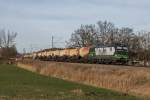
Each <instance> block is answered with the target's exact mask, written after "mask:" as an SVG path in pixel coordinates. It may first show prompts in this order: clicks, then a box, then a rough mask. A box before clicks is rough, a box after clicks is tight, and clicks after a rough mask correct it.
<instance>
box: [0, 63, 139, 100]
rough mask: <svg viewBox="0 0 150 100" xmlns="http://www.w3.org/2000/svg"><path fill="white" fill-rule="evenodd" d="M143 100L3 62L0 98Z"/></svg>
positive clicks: (0, 67)
mask: <svg viewBox="0 0 150 100" xmlns="http://www.w3.org/2000/svg"><path fill="white" fill-rule="evenodd" d="M9 99H11V100H141V99H140V98H137V97H135V96H130V95H128V94H124V93H119V92H113V91H111V90H106V89H100V88H95V87H91V86H86V85H81V84H77V83H73V82H69V81H64V80H61V79H57V78H52V77H47V76H42V75H38V74H36V73H33V72H29V71H26V70H23V69H20V68H18V67H16V66H14V65H0V100H9Z"/></svg>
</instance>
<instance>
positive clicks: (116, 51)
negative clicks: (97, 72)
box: [88, 46, 129, 63]
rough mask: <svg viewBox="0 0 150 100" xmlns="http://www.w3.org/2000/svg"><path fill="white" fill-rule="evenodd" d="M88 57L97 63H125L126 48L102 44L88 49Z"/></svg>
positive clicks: (126, 58)
mask: <svg viewBox="0 0 150 100" xmlns="http://www.w3.org/2000/svg"><path fill="white" fill-rule="evenodd" d="M88 57H89V58H90V59H91V60H94V61H96V62H99V63H113V62H114V63H117V62H119V63H127V62H128V59H129V56H128V48H127V47H125V46H102V47H94V48H91V49H90V52H89V55H88Z"/></svg>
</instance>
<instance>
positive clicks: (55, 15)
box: [0, 0, 150, 52]
mask: <svg viewBox="0 0 150 100" xmlns="http://www.w3.org/2000/svg"><path fill="white" fill-rule="evenodd" d="M99 20H101V21H105V20H107V21H110V22H112V23H114V24H115V25H116V26H117V27H131V28H133V29H134V30H135V31H140V30H146V31H150V0H0V29H5V30H8V29H9V30H10V31H13V32H17V33H18V35H17V37H16V46H17V49H18V51H19V52H23V48H25V49H26V51H34V50H40V49H43V48H50V47H51V37H52V36H54V46H55V47H64V46H65V41H67V40H68V39H69V38H70V36H71V33H73V32H74V30H76V29H77V28H79V27H80V25H81V24H96V23H97V22H98V21H99Z"/></svg>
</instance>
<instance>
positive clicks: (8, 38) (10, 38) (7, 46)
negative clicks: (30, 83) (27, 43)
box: [0, 29, 17, 59]
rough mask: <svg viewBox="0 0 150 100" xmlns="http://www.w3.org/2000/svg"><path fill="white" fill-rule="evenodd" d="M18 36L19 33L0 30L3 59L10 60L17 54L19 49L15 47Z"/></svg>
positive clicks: (0, 46)
mask: <svg viewBox="0 0 150 100" xmlns="http://www.w3.org/2000/svg"><path fill="white" fill-rule="evenodd" d="M16 36H17V33H14V32H10V31H9V30H8V32H7V33H6V31H5V30H4V29H3V30H0V49H1V55H2V57H3V58H6V59H7V58H9V57H13V56H15V55H16V54H17V49H16V47H15V38H16Z"/></svg>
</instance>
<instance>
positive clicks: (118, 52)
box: [24, 46, 129, 64]
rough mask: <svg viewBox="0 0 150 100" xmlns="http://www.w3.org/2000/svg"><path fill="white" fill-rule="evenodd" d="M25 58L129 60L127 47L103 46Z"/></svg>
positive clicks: (53, 50)
mask: <svg viewBox="0 0 150 100" xmlns="http://www.w3.org/2000/svg"><path fill="white" fill-rule="evenodd" d="M24 58H33V59H40V60H45V61H61V62H80V63H100V64H101V63H103V64H106V63H107V64H111V63H114V64H115V63H121V64H125V63H127V62H128V60H129V56H128V48H127V47H126V46H101V47H81V48H64V49H56V48H55V49H54V48H53V49H45V50H42V51H38V52H33V53H29V54H25V55H24Z"/></svg>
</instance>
